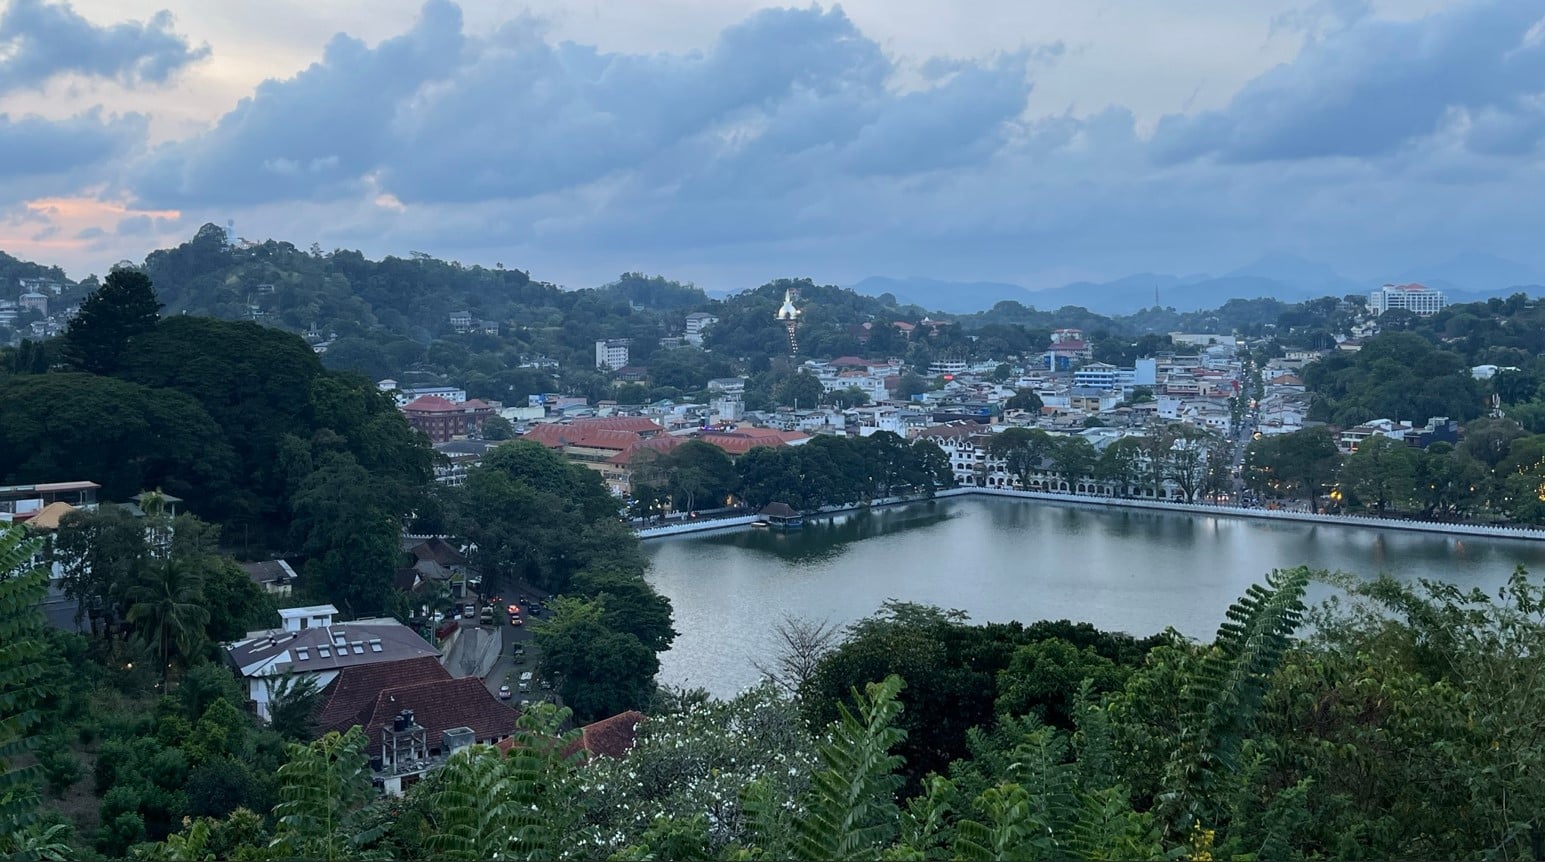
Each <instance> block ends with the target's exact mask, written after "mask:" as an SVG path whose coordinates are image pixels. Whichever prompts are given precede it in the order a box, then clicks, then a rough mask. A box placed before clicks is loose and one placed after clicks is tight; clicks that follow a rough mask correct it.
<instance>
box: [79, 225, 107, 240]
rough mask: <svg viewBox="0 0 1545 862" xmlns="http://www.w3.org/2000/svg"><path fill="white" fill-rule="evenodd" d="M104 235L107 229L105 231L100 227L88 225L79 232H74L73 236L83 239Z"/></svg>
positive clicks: (99, 237) (97, 237) (98, 237)
mask: <svg viewBox="0 0 1545 862" xmlns="http://www.w3.org/2000/svg"><path fill="white" fill-rule="evenodd" d="M105 236H107V231H105V230H103V229H101V228H99V227H88V228H85V229H84V230H82V231H80V232H79V233H77V234H75V238H76V239H83V240H92V239H101V238H102V237H105Z"/></svg>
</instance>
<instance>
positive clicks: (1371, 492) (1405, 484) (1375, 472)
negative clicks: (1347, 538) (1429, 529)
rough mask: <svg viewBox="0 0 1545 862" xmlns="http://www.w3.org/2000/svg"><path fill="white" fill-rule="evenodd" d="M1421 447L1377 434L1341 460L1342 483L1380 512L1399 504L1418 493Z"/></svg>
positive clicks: (1354, 494) (1349, 490)
mask: <svg viewBox="0 0 1545 862" xmlns="http://www.w3.org/2000/svg"><path fill="white" fill-rule="evenodd" d="M1420 460H1421V456H1420V455H1419V454H1418V452H1417V450H1414V449H1412V448H1411V447H1410V446H1407V445H1405V443H1404V442H1402V441H1399V440H1394V439H1392V438H1389V437H1385V436H1383V435H1381V434H1375V435H1374V436H1372V437H1369V438H1367V439H1366V440H1364V441H1363V442H1361V443H1359V444H1358V446H1357V451H1355V452H1353V453H1352V454H1351V455H1349V456H1347V458H1346V460H1344V461H1343V462H1342V463H1341V485H1342V487H1343V488H1344V489H1345V490H1346V491H1347V492H1348V493H1350V494H1352V495H1353V496H1355V497H1356V498H1357V499H1358V500H1361V501H1362V502H1363V503H1364V504H1365V505H1369V504H1371V505H1372V506H1373V508H1374V510H1375V511H1376V512H1378V513H1379V514H1380V515H1382V514H1384V512H1385V510H1386V509H1388V508H1389V507H1390V506H1391V505H1394V506H1396V507H1399V506H1400V505H1401V504H1404V503H1407V502H1409V501H1410V500H1411V499H1412V498H1413V496H1414V495H1415V493H1416V466H1417V463H1418V462H1419V461H1420Z"/></svg>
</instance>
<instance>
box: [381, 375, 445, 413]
mask: <svg viewBox="0 0 1545 862" xmlns="http://www.w3.org/2000/svg"><path fill="white" fill-rule="evenodd" d="M384 383H386V381H385V380H383V381H381V383H377V384H376V386H377V387H378V388H379V387H380V386H381V384H384ZM392 383H393V384H394V386H393V388H396V387H395V384H396V381H395V380H394V381H392ZM425 395H433V396H435V397H436V398H444V399H445V400H446V401H449V402H451V403H452V404H461V403H464V402H465V401H466V400H467V390H465V389H462V388H461V387H459V386H414V387H410V388H408V389H398V390H397V405H398V406H399V407H400V406H402V405H404V404H410V403H412V402H413V401H415V400H417V399H419V398H423V397H424V396H425Z"/></svg>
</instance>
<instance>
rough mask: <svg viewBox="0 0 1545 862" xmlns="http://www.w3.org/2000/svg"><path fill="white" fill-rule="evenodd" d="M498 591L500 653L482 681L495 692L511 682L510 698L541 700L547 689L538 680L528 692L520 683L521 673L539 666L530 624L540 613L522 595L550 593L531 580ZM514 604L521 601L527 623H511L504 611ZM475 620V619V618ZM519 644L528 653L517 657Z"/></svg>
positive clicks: (539, 595) (514, 701)
mask: <svg viewBox="0 0 1545 862" xmlns="http://www.w3.org/2000/svg"><path fill="white" fill-rule="evenodd" d="M496 595H497V596H498V598H499V599H500V601H499V602H498V603H497V604H496V605H495V606H494V621H495V622H494V628H495V630H497V631H498V633H499V657H498V659H497V660H496V661H495V662H494V664H493V667H492V668H490V669H489V671H488V672H487V673H486V674H485V675H484V676H483V683H484V684H485V685H486V686H487V687H488V690H489V691H490V692H492V693H493V694H495V695H497V694H498V693H499V687H500V686H501V685H508V686H509V687H510V692H511V696H510V700H511V702H512V703H516V704H518V703H520V701H521V700H522V699H529V700H532V701H536V700H540V699H541V698H542V697H543V696H545V695H546V694H548V692H543V691H541V690H540V689H539V688H537V686H536V685H535V684H533V685H532V691H530V692H526V693H522V692H521V691H520V687H519V682H520V675H521V674H522V673H523V672H525V671H528V670H529V671H535V670H536V665H537V655H536V649H535V647H534V646H533V644H532V635H531V629H530V628H529V626H530V624H531V623H532V622H535V621H536V620H537V619H539V617H535V616H533V615H532V613H531V611H530V610H529V608H527V607H526V606H525V605H523V604H521V602H520V597H521V596H525V597H526V598H527V599H533V598H540V599H543V600H545V599H546V598H547V596H546V595H545V594H543V593H541V592H538V591H537V590H535V589H534V588H532V587H531V586H530V585H529V584H523V583H519V582H517V583H515V584H513V585H512V586H510V587H507V588H503V589H501V590H500V591H499V592H498V593H497V594H496ZM511 604H517V605H521V611H522V613H521V616H522V617H524V618H525V621H526V625H520V626H512V625H510V617H509V614H508V613H506V612H505V607H506V606H507V605H511ZM472 622H476V621H475V620H473V621H472ZM516 644H520V645H522V646H524V647H525V648H526V653H525V655H524V656H522V657H520V658H516V657H515V655H514V648H515V645H516Z"/></svg>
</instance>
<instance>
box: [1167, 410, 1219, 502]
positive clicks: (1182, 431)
mask: <svg viewBox="0 0 1545 862" xmlns="http://www.w3.org/2000/svg"><path fill="white" fill-rule="evenodd" d="M1156 437H1157V439H1158V440H1159V441H1160V445H1163V444H1165V443H1167V444H1168V445H1167V446H1164V448H1163V452H1162V461H1161V464H1162V465H1163V466H1162V468H1161V469H1162V471H1163V478H1164V479H1165V480H1167V481H1169V482H1172V483H1173V484H1174V486H1175V487H1176V488H1177V489H1179V491H1180V493H1181V495H1182V496H1183V497H1184V498H1185V501H1186V502H1187V503H1195V502H1196V500H1197V498H1198V497H1199V496H1200V495H1201V493H1202V492H1203V491H1204V490H1205V489H1206V486H1207V485H1208V474H1209V472H1210V471H1211V466H1212V463H1213V462H1212V459H1211V458H1210V457H1209V456H1210V455H1211V454H1212V453H1213V452H1216V451H1218V450H1219V449H1221V448H1222V447H1223V446H1225V445H1226V444H1225V443H1224V441H1223V438H1222V437H1220V436H1218V435H1217V434H1216V433H1214V432H1212V431H1210V430H1208V429H1206V428H1198V427H1196V426H1195V425H1185V424H1177V425H1171V426H1168V427H1167V428H1166V429H1165V431H1164V432H1163V433H1162V434H1159V435H1156Z"/></svg>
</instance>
